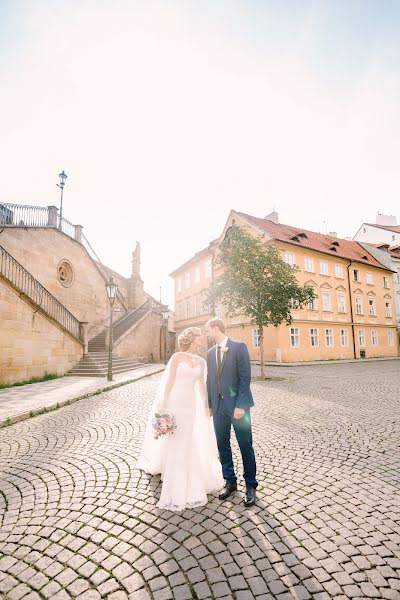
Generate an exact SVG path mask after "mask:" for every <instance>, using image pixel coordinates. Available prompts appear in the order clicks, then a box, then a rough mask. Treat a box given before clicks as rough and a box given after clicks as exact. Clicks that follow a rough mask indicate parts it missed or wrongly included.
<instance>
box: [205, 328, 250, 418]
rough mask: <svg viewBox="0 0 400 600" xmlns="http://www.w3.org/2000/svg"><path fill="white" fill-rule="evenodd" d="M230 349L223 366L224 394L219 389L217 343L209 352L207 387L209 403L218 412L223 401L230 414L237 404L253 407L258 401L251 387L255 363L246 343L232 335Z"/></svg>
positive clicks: (214, 411) (222, 389)
mask: <svg viewBox="0 0 400 600" xmlns="http://www.w3.org/2000/svg"><path fill="white" fill-rule="evenodd" d="M226 347H227V348H228V350H227V352H225V353H224V352H221V356H223V360H222V367H221V378H220V379H221V381H220V389H221V398H220V397H219V393H218V372H217V347H216V346H214V347H213V348H211V349H210V350H209V351H208V353H207V391H208V405H209V407H210V408H211V409H212V411H213V413H214V414H216V413H217V411H218V407H220V408H222V407H221V406H220V403H221V402H222V403H223V408H225V411H226V412H228V414H233V412H234V410H235V408H244V409H247V408H250V407H251V406H253V405H254V400H253V395H252V393H251V390H250V381H251V366H250V356H249V351H248V350H247V346H246V344H244V343H243V342H236V341H234V340H230V339H228V342H227V345H226Z"/></svg>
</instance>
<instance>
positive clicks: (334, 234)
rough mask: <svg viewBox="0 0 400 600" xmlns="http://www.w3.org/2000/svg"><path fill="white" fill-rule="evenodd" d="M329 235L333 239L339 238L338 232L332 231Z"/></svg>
mask: <svg viewBox="0 0 400 600" xmlns="http://www.w3.org/2000/svg"><path fill="white" fill-rule="evenodd" d="M329 235H330V236H331V237H336V238H337V231H330V232H329Z"/></svg>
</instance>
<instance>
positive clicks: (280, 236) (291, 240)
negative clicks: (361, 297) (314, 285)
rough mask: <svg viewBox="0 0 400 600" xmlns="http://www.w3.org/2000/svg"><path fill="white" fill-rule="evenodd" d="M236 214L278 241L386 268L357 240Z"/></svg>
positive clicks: (239, 213)
mask: <svg viewBox="0 0 400 600" xmlns="http://www.w3.org/2000/svg"><path fill="white" fill-rule="evenodd" d="M237 214H238V215H240V216H241V217H243V218H244V219H246V220H247V221H248V222H250V223H252V224H254V225H256V226H257V227H258V228H259V229H261V230H262V231H264V232H265V233H266V234H268V235H269V236H271V237H272V238H273V239H275V240H279V241H280V242H286V243H287V244H292V245H293V246H298V247H301V248H308V249H309V250H315V251H316V252H323V253H324V254H329V255H330V256H336V257H337V258H344V259H348V260H352V261H355V262H359V263H363V264H366V265H370V266H371V267H377V268H380V269H385V270H387V267H385V266H384V265H383V264H381V263H380V262H378V261H377V260H376V259H375V258H374V257H373V256H372V254H370V253H369V252H368V251H367V250H365V249H364V248H363V247H362V246H361V245H360V244H359V243H358V242H354V241H352V240H342V239H340V238H337V237H334V236H331V235H324V234H323V233H316V232H315V231H309V230H307V229H302V228H300V227H292V226H291V225H283V224H281V223H274V222H273V221H270V220H268V219H259V218H257V217H252V216H251V215H247V214H245V213H241V212H238V213H237Z"/></svg>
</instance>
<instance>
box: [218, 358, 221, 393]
mask: <svg viewBox="0 0 400 600" xmlns="http://www.w3.org/2000/svg"><path fill="white" fill-rule="evenodd" d="M217 373H218V393H219V395H221V346H217Z"/></svg>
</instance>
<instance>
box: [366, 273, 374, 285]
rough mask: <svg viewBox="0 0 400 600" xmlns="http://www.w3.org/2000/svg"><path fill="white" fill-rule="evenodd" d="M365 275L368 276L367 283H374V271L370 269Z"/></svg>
mask: <svg viewBox="0 0 400 600" xmlns="http://www.w3.org/2000/svg"><path fill="white" fill-rule="evenodd" d="M365 277H366V281H367V283H369V285H372V284H373V283H374V276H373V275H372V273H371V272H370V271H368V272H367V274H366V276H365Z"/></svg>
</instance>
